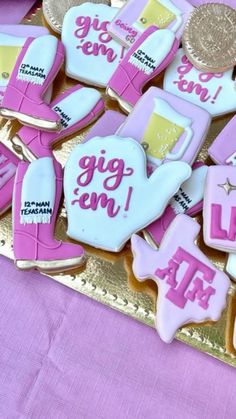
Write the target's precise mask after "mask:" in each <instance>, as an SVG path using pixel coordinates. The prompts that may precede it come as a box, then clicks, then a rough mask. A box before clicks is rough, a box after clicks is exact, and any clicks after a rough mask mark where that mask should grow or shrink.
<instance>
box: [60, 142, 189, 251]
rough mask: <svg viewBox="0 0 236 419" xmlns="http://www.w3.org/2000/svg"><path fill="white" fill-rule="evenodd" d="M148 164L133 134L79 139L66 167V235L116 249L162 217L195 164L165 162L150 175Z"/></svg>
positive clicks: (105, 247) (94, 244) (109, 248)
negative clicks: (82, 140)
mask: <svg viewBox="0 0 236 419" xmlns="http://www.w3.org/2000/svg"><path fill="white" fill-rule="evenodd" d="M146 164H147V162H146V156H145V153H144V151H143V148H142V147H141V145H140V144H138V143H137V141H135V140H133V139H132V138H120V137H117V136H109V137H95V138H93V139H91V140H89V141H88V142H86V143H83V144H79V145H78V146H77V147H76V148H75V149H74V150H73V151H72V153H71V155H70V157H69V159H68V161H67V163H66V167H65V176H64V191H65V201H66V209H67V216H68V231H67V233H68V235H69V236H70V237H71V238H73V239H75V240H79V241H82V242H84V243H88V244H90V245H92V246H94V247H97V248H101V249H105V250H110V251H114V252H117V251H119V250H120V249H121V248H122V247H123V246H124V244H125V242H126V241H127V240H128V239H129V238H130V236H131V235H132V233H134V232H136V231H139V230H141V229H142V228H143V227H145V226H146V225H148V224H149V223H150V222H151V221H154V220H155V219H156V218H158V217H160V216H161V214H162V213H163V211H164V209H165V207H166V205H167V204H168V202H169V200H170V199H171V197H172V196H173V195H174V194H175V193H176V192H177V190H178V189H179V187H180V185H181V184H182V183H183V182H184V181H185V180H186V179H188V178H189V177H190V175H191V168H190V166H189V165H188V164H187V163H184V162H171V163H166V164H164V165H163V166H161V167H160V168H158V169H156V170H155V171H154V172H153V173H152V175H151V176H150V177H149V178H148V177H147V170H146Z"/></svg>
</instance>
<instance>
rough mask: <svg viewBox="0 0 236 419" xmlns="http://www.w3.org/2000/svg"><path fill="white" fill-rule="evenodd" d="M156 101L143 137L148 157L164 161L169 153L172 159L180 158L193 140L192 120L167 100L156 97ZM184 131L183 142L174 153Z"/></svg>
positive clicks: (156, 160)
mask: <svg viewBox="0 0 236 419" xmlns="http://www.w3.org/2000/svg"><path fill="white" fill-rule="evenodd" d="M154 102H155V103H154V109H153V112H152V113H151V115H150V117H149V120H148V123H147V126H146V128H145V131H144V135H143V138H142V145H143V147H144V149H145V150H146V153H147V156H148V159H149V160H150V161H152V162H155V163H157V162H158V161H162V160H163V159H164V158H165V157H166V156H167V155H168V158H170V159H173V160H176V159H179V158H181V157H182V155H183V153H184V152H185V150H186V148H187V146H188V144H189V142H190V141H191V138H192V135H193V133H192V130H191V128H190V125H191V123H192V121H191V119H190V118H187V117H185V116H184V115H181V114H180V113H178V112H176V111H175V110H174V109H173V108H172V107H171V106H170V105H169V104H168V103H167V102H166V101H165V100H163V99H160V98H156V99H154ZM184 133H185V137H184V139H183V141H182V144H181V145H180V147H178V151H177V152H176V153H173V152H172V150H173V148H174V147H175V145H176V143H177V142H178V141H179V140H180V137H181V136H182V134H184Z"/></svg>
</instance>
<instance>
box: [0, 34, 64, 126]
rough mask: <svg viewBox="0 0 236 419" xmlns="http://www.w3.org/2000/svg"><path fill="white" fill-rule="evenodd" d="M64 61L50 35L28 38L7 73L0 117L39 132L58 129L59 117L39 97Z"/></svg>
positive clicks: (61, 48) (54, 39)
mask: <svg viewBox="0 0 236 419" xmlns="http://www.w3.org/2000/svg"><path fill="white" fill-rule="evenodd" d="M63 59H64V47H63V45H62V43H61V42H60V41H58V40H57V38H55V37H54V36H52V35H44V36H40V37H39V38H36V39H34V38H28V39H27V40H26V42H25V44H24V46H23V47H22V49H21V51H20V53H19V55H18V57H17V60H16V64H15V66H14V69H13V71H12V73H11V77H10V80H9V83H8V85H7V88H6V92H5V94H4V98H3V101H2V104H1V107H0V115H1V116H3V117H5V118H17V119H18V120H19V121H20V122H22V123H23V124H25V125H29V126H34V127H38V128H40V129H43V130H48V131H55V130H58V129H59V128H60V117H59V115H58V114H57V113H56V112H55V111H53V110H52V109H51V108H50V107H49V106H48V105H47V104H46V103H45V101H44V99H43V96H44V93H45V92H46V90H47V89H48V87H49V85H50V84H51V83H52V81H53V80H54V78H55V77H56V75H57V73H58V71H59V69H60V67H61V65H62V62H63Z"/></svg>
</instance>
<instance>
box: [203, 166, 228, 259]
mask: <svg viewBox="0 0 236 419" xmlns="http://www.w3.org/2000/svg"><path fill="white" fill-rule="evenodd" d="M235 202H236V167H233V166H210V167H209V169H208V173H207V178H206V185H205V192H204V207H203V218H204V221H203V227H204V228H203V230H204V241H205V243H206V244H207V245H208V246H210V247H213V248H215V249H219V250H222V251H225V252H230V251H231V252H236V205H235Z"/></svg>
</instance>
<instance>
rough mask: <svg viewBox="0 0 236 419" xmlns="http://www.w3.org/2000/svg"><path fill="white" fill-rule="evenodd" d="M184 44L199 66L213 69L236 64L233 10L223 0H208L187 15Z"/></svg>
mask: <svg viewBox="0 0 236 419" xmlns="http://www.w3.org/2000/svg"><path fill="white" fill-rule="evenodd" d="M182 43H183V48H184V51H185V54H186V56H187V57H188V59H189V60H190V61H191V63H192V64H193V65H194V66H195V67H196V68H198V69H199V70H204V71H209V72H212V73H215V72H223V71H226V70H228V69H230V68H232V67H234V66H235V65H236V10H235V9H232V8H231V7H229V6H227V5H225V4H222V3H207V4H204V5H202V6H199V7H197V8H196V9H195V10H194V11H193V13H192V14H191V15H190V17H189V20H188V22H187V24H186V27H185V30H184V33H183V37H182Z"/></svg>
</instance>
